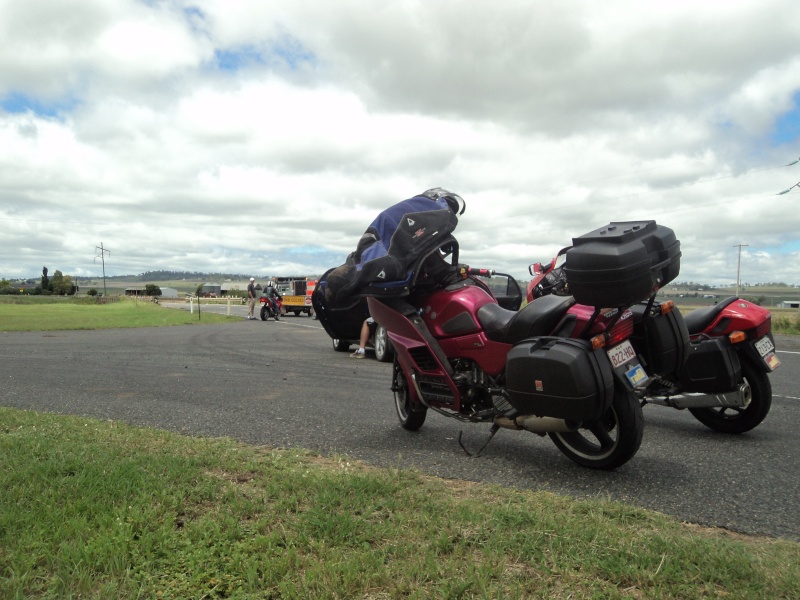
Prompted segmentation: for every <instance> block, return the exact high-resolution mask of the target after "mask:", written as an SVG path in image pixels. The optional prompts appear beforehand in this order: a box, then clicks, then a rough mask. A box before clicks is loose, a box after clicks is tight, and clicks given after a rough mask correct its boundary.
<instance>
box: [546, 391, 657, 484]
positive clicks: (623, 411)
mask: <svg viewBox="0 0 800 600" xmlns="http://www.w3.org/2000/svg"><path fill="white" fill-rule="evenodd" d="M643 433H644V416H643V415H642V407H641V405H640V404H639V401H638V399H637V398H636V395H635V394H633V393H632V392H629V391H628V390H626V389H625V388H623V387H621V386H615V387H614V399H613V400H612V401H611V407H610V408H609V409H608V410H607V411H606V414H605V415H603V418H602V419H600V420H599V421H595V422H593V423H585V424H584V426H583V427H581V428H580V429H578V430H577V431H570V432H566V433H558V432H554V433H550V434H548V435H549V436H550V439H552V440H553V443H554V444H555V445H556V447H557V448H558V449H559V450H561V452H563V453H564V454H565V455H566V456H567V457H568V458H569V459H570V460H573V461H574V462H576V463H578V464H579V465H582V466H584V467H589V468H591V469H603V470H608V471H610V470H611V469H616V468H617V467H619V466H621V465H624V464H625V463H626V462H628V461H629V460H630V459H631V458H633V455H634V454H636V452H637V451H638V450H639V446H640V445H641V443H642V434H643Z"/></svg>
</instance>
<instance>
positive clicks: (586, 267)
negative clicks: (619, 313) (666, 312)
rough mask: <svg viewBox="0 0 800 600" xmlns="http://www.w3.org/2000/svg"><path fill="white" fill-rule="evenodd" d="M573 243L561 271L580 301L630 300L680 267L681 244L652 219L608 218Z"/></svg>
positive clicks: (592, 303) (594, 303) (665, 280)
mask: <svg viewBox="0 0 800 600" xmlns="http://www.w3.org/2000/svg"><path fill="white" fill-rule="evenodd" d="M572 243H573V247H572V248H570V249H569V250H568V251H567V256H566V264H565V265H564V273H565V274H566V276H567V282H568V284H569V290H570V293H571V294H572V295H573V296H574V297H575V300H576V301H577V302H578V303H579V304H587V305H589V306H603V307H621V306H630V305H632V304H635V303H637V302H640V301H641V300H645V299H646V298H649V297H650V295H651V294H652V293H653V292H654V291H655V290H657V289H658V288H660V287H662V286H664V285H666V284H667V283H669V282H670V281H672V280H673V279H675V278H676V277H677V276H678V273H679V272H680V257H681V244H680V242H679V241H678V240H677V239H675V233H674V232H673V231H672V229H670V228H669V227H664V226H663V225H657V224H656V222H655V221H625V222H612V223H610V224H609V225H606V226H604V227H600V228H599V229H595V230H594V231H590V232H589V233H586V234H584V235H582V236H580V237H577V238H573V239H572Z"/></svg>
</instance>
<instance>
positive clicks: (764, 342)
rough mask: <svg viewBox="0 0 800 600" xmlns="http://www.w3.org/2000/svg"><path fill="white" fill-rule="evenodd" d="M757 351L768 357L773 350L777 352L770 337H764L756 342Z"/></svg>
mask: <svg viewBox="0 0 800 600" xmlns="http://www.w3.org/2000/svg"><path fill="white" fill-rule="evenodd" d="M756 350H758V353H759V354H760V355H761V356H766V355H767V354H769V353H770V352H772V351H773V350H775V346H773V345H772V340H770V339H769V338H768V337H763V338H761V339H760V340H758V341H757V342H756Z"/></svg>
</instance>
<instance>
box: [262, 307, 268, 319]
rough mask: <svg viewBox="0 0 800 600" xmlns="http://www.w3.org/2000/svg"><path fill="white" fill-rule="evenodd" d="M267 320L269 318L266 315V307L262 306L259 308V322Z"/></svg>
mask: <svg viewBox="0 0 800 600" xmlns="http://www.w3.org/2000/svg"><path fill="white" fill-rule="evenodd" d="M268 318H269V315H268V314H267V307H266V306H262V307H261V320H262V321H266V320H267V319H268Z"/></svg>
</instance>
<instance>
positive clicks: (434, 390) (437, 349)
mask: <svg viewBox="0 0 800 600" xmlns="http://www.w3.org/2000/svg"><path fill="white" fill-rule="evenodd" d="M389 303H391V304H392V306H389ZM367 304H368V307H369V312H370V314H371V315H372V318H373V319H375V322H376V323H378V324H380V325H382V326H383V327H384V328H385V329H386V332H387V335H388V336H389V339H390V340H391V342H392V346H393V347H394V349H395V357H396V359H397V360H398V362H399V363H400V365H401V367H402V369H403V372H404V373H406V375H407V376H408V377H409V379H410V383H411V384H412V385H411V386H410V389H409V394H410V396H409V399H410V400H411V402H416V403H419V402H421V401H423V400H424V403H425V404H426V405H429V404H440V405H447V406H448V407H449V408H452V409H454V410H459V409H460V406H461V392H460V390H459V389H458V386H457V385H456V383H455V382H454V381H453V378H452V377H451V375H452V373H453V368H452V366H451V365H450V362H449V361H448V359H447V355H446V354H445V352H444V351H443V350H442V348H441V346H439V343H438V342H437V341H436V340H435V339H434V338H433V336H432V335H431V334H430V331H428V329H427V326H426V325H425V323H424V321H423V320H422V318H421V317H420V316H419V315H418V314H417V311H416V309H414V307H413V306H411V305H410V304H407V303H402V301H399V300H397V301H394V302H392V301H390V300H379V299H378V298H374V297H369V298H367ZM426 392H427V393H426ZM420 394H422V395H423V396H424V399H423V398H420Z"/></svg>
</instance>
